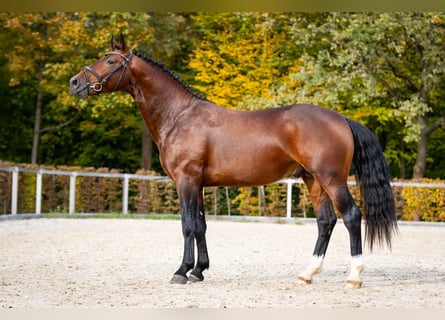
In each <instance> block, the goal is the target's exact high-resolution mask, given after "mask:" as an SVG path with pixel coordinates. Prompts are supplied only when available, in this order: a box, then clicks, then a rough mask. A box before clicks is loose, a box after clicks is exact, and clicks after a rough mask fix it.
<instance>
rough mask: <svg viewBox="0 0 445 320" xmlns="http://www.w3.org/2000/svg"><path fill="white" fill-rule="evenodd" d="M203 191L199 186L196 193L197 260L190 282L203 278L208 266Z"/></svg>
mask: <svg viewBox="0 0 445 320" xmlns="http://www.w3.org/2000/svg"><path fill="white" fill-rule="evenodd" d="M203 191H204V190H203V189H202V188H201V189H200V190H199V195H198V204H199V213H198V217H197V224H196V230H195V239H196V246H197V248H198V261H197V262H196V266H195V269H193V271H192V273H191V274H190V278H189V281H191V282H196V281H202V280H204V276H203V274H202V272H203V271H204V270H205V269H208V268H209V256H208V253H207V243H206V236H205V233H206V230H207V224H206V219H205V213H204V194H203Z"/></svg>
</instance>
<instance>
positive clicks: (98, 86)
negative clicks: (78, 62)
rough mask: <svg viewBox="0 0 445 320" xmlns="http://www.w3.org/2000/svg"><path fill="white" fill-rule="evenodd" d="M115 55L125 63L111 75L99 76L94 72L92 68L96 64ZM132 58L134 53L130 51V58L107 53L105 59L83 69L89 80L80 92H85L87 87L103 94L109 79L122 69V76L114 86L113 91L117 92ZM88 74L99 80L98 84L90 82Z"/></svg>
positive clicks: (119, 54)
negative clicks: (104, 86)
mask: <svg viewBox="0 0 445 320" xmlns="http://www.w3.org/2000/svg"><path fill="white" fill-rule="evenodd" d="M113 54H115V55H118V56H120V57H121V58H122V59H124V61H122V62H121V63H120V64H119V66H117V67H116V68H114V69H113V70H111V71H110V72H109V73H107V74H105V75H100V74H98V73H97V72H96V71H94V70H93V69H92V68H91V67H92V66H94V65H95V64H97V63H99V62H100V61H102V60H103V59H105V58H107V57H108V56H110V55H113ZM132 57H133V52H131V51H130V54H129V55H128V57H126V56H124V55H123V54H121V53H119V52H107V53H105V57H103V58H102V59H100V60H99V61H97V62H95V63H94V64H92V65H91V66H86V67H83V73H84V75H85V79H86V80H87V83H86V84H85V85H84V87H83V88H82V89H81V90H78V91H82V90H85V88H86V87H89V88H90V89H92V90H94V91H96V92H97V93H98V94H101V92H102V89H103V85H104V83H105V82H106V81H107V80H108V79H110V78H111V77H112V76H113V75H114V74H115V73H116V72H118V71H119V70H121V69H122V71H121V74H120V76H119V80H118V81H117V82H116V85H115V86H114V89H113V91H116V89H117V88H118V87H119V84H120V82H121V80H122V78H123V76H124V73H125V70H126V69H127V65H128V63H130V60H131V58H132ZM88 72H90V73H91V74H93V75H94V76H95V77H96V78H97V81H96V82H94V83H91V82H90V78H89V77H88Z"/></svg>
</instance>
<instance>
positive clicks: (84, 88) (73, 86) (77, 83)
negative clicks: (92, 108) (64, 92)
mask: <svg viewBox="0 0 445 320" xmlns="http://www.w3.org/2000/svg"><path fill="white" fill-rule="evenodd" d="M89 88H90V86H89V84H88V83H83V81H82V80H81V79H79V77H78V76H74V77H72V78H71V79H70V93H71V94H72V95H75V96H77V97H79V98H81V99H86V98H87V97H88V93H89Z"/></svg>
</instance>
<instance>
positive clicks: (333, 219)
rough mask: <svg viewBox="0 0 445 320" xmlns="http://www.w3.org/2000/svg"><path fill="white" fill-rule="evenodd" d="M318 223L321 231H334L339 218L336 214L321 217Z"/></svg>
mask: <svg viewBox="0 0 445 320" xmlns="http://www.w3.org/2000/svg"><path fill="white" fill-rule="evenodd" d="M317 222H318V226H319V228H320V229H324V230H332V229H333V228H334V227H335V224H336V223H337V216H336V215H335V214H332V215H320V217H319V218H318V221H317Z"/></svg>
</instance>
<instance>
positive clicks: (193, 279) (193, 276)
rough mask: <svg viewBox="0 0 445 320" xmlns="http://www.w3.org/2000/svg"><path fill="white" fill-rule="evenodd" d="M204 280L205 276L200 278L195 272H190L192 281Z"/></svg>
mask: <svg viewBox="0 0 445 320" xmlns="http://www.w3.org/2000/svg"><path fill="white" fill-rule="evenodd" d="M203 280H204V277H202V278H200V277H198V276H195V275H194V274H193V273H192V274H190V277H189V281H190V282H201V281H203Z"/></svg>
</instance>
